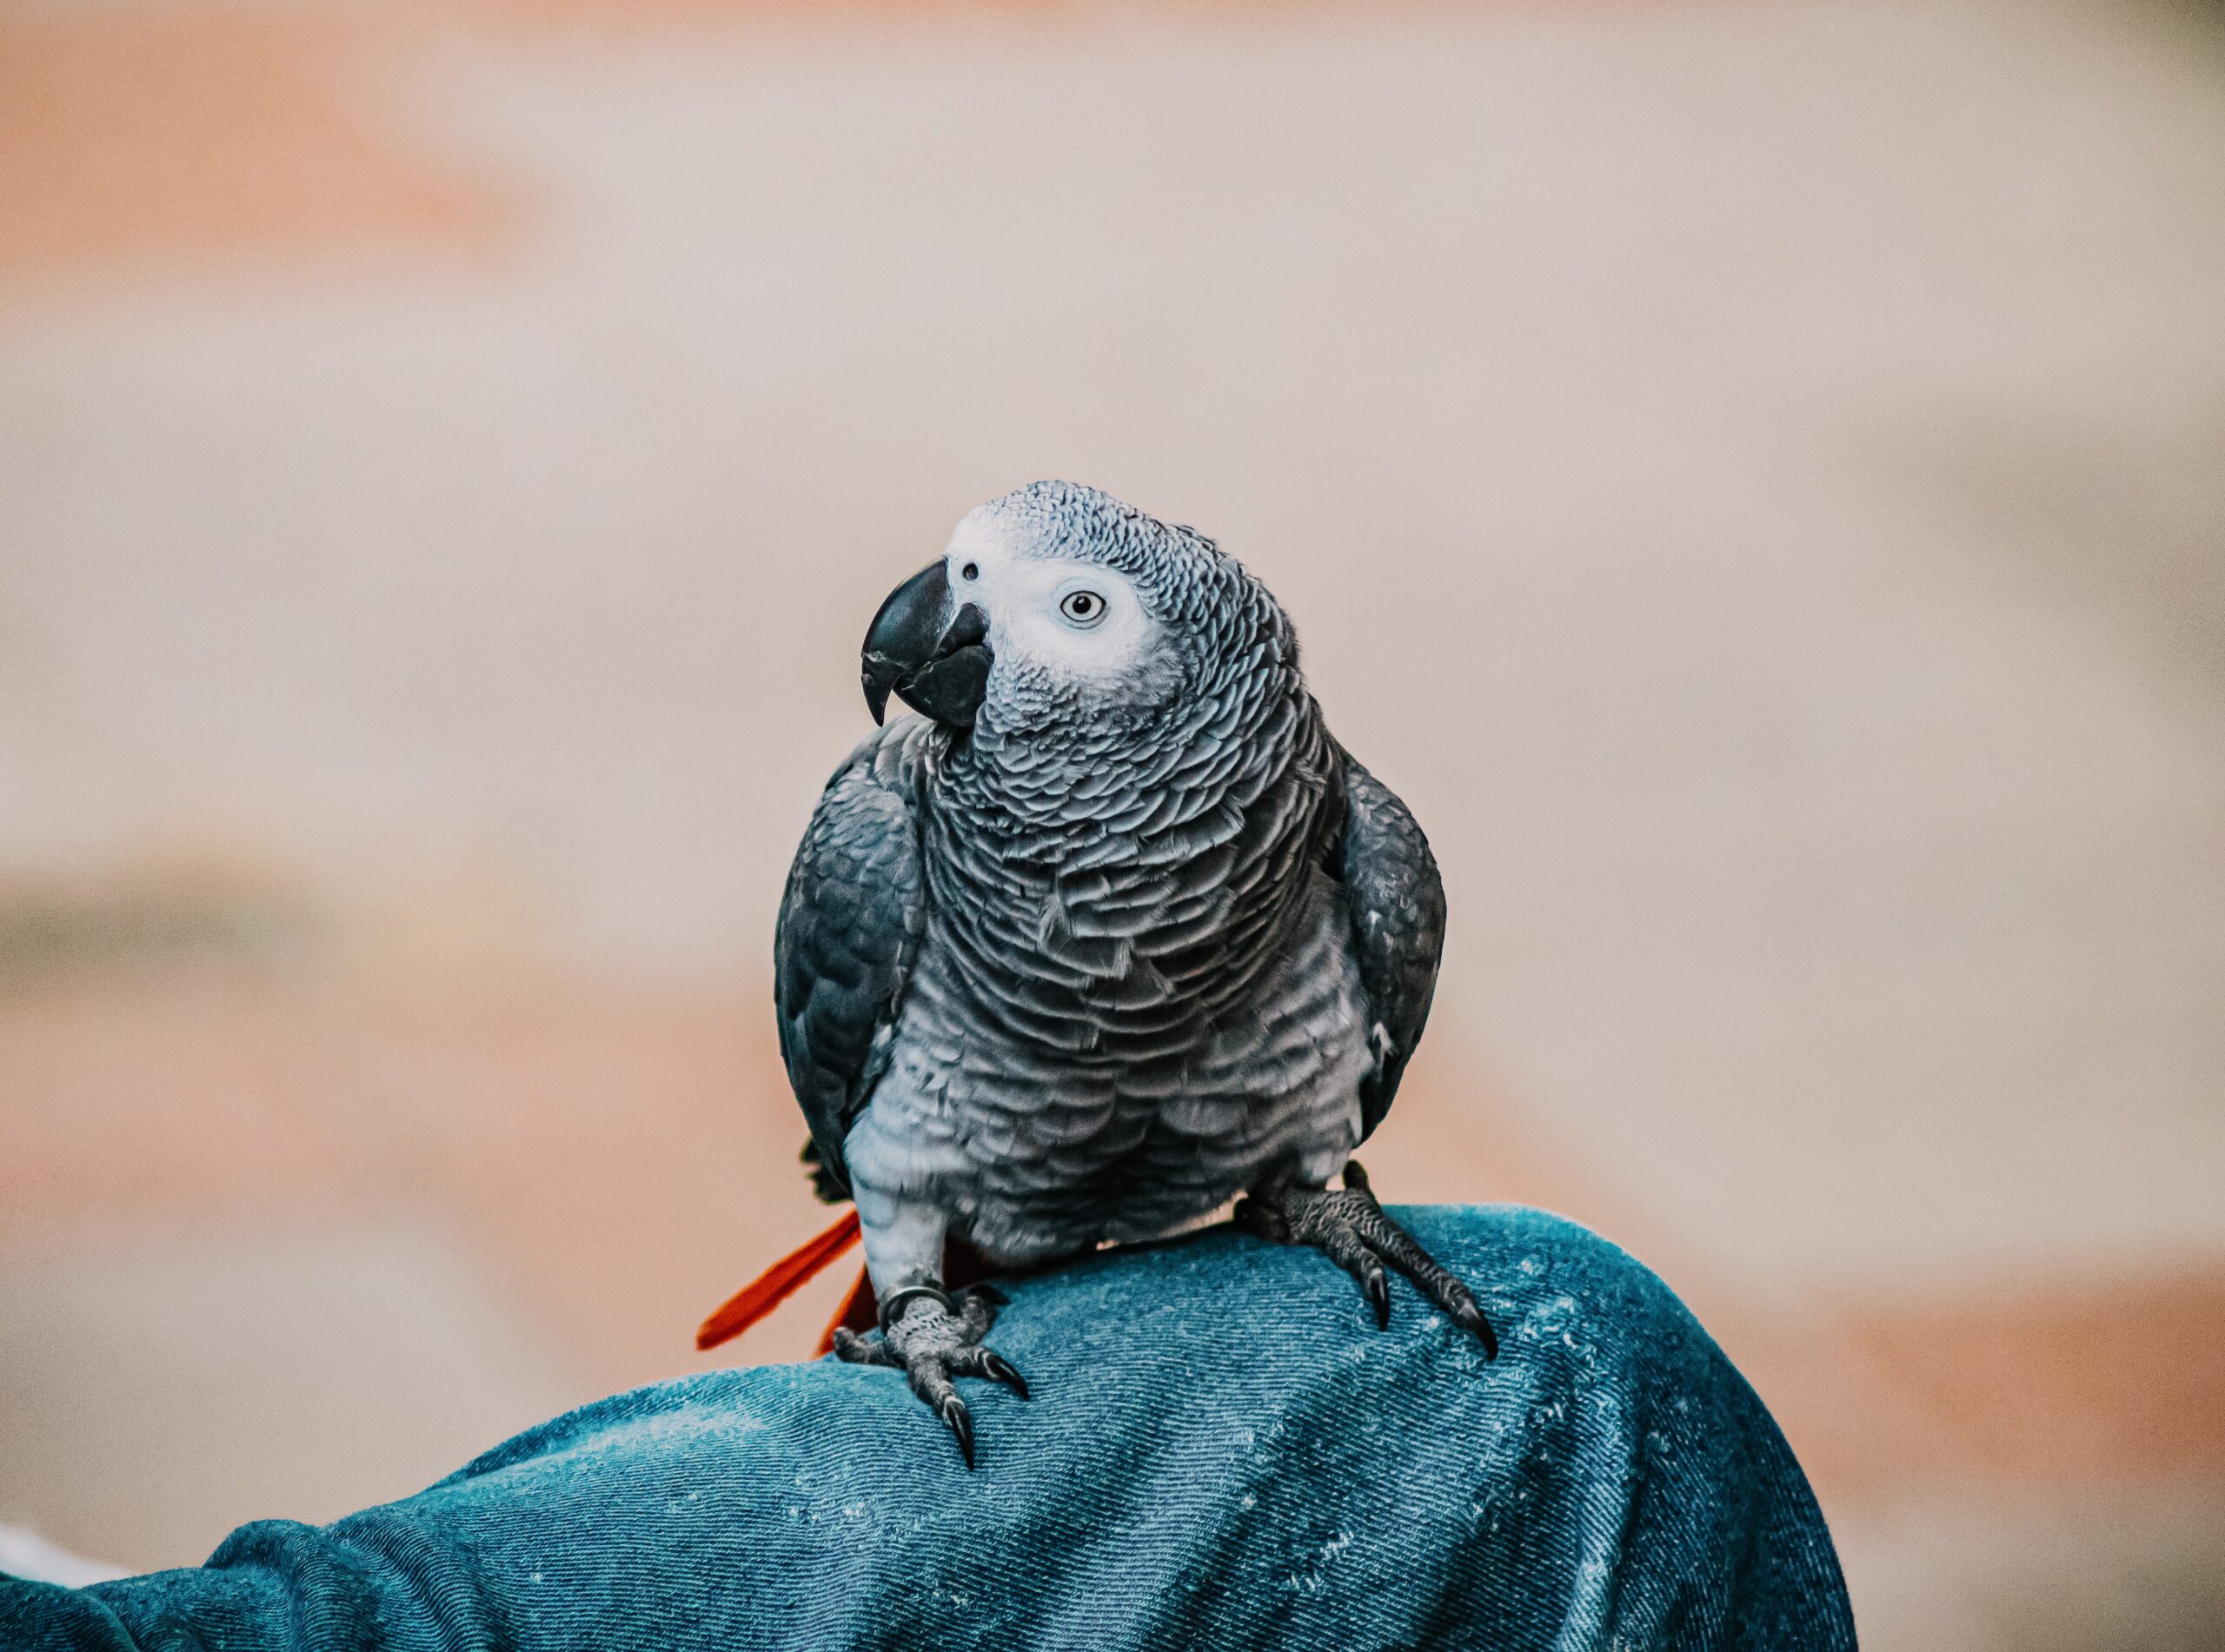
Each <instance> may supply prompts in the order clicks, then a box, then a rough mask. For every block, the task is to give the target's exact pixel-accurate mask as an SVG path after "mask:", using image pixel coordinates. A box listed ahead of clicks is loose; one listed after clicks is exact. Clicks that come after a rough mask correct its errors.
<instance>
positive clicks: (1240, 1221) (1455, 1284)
mask: <svg viewBox="0 0 2225 1652" xmlns="http://www.w3.org/2000/svg"><path fill="white" fill-rule="evenodd" d="M1236 1221H1237V1225H1238V1226H1239V1227H1242V1228H1244V1229H1245V1230H1246V1231H1249V1232H1252V1233H1256V1234H1258V1235H1259V1237H1261V1238H1263V1239H1269V1240H1272V1241H1273V1242H1274V1243H1275V1244H1310V1245H1312V1246H1313V1247H1314V1248H1315V1249H1316V1250H1318V1251H1325V1252H1327V1254H1328V1257H1329V1259H1330V1260H1331V1261H1332V1262H1334V1263H1335V1264H1337V1265H1338V1267H1340V1268H1342V1269H1343V1270H1344V1271H1345V1272H1346V1273H1349V1274H1350V1275H1352V1277H1353V1278H1355V1279H1357V1280H1358V1281H1359V1288H1360V1292H1361V1294H1362V1295H1363V1296H1365V1297H1366V1298H1367V1300H1368V1305H1369V1306H1371V1307H1372V1308H1373V1309H1374V1310H1375V1323H1376V1324H1378V1325H1380V1326H1384V1327H1386V1328H1387V1327H1388V1326H1389V1325H1390V1324H1391V1284H1390V1281H1389V1279H1388V1278H1387V1277H1385V1274H1384V1271H1383V1264H1385V1263H1386V1262H1387V1263H1389V1264H1391V1266H1392V1267H1394V1268H1396V1269H1398V1271H1399V1272H1401V1273H1403V1274H1405V1276H1406V1277H1407V1278H1409V1279H1411V1280H1412V1281H1413V1282H1414V1285H1415V1288H1416V1289H1417V1290H1419V1291H1420V1292H1421V1293H1422V1295H1424V1296H1425V1297H1428V1298H1429V1299H1430V1300H1431V1302H1433V1303H1435V1304H1437V1305H1438V1308H1440V1309H1441V1310H1444V1313H1445V1317H1446V1318H1448V1319H1450V1320H1451V1321H1452V1323H1453V1324H1456V1325H1459V1326H1461V1327H1463V1328H1464V1329H1465V1330H1471V1331H1473V1332H1474V1333H1475V1334H1476V1336H1477V1337H1479V1338H1480V1339H1481V1340H1482V1342H1483V1344H1484V1357H1485V1358H1486V1359H1497V1358H1498V1337H1496V1336H1494V1335H1493V1334H1492V1332H1491V1322H1490V1321H1489V1320H1487V1319H1485V1318H1484V1310H1482V1309H1481V1308H1478V1306H1477V1305H1476V1297H1475V1294H1474V1293H1473V1292H1472V1291H1471V1290H1469V1289H1468V1287H1467V1286H1466V1285H1465V1284H1461V1283H1460V1281H1459V1280H1458V1279H1457V1278H1455V1277H1453V1275H1452V1272H1451V1270H1450V1269H1448V1268H1446V1267H1445V1265H1444V1264H1441V1263H1440V1262H1438V1259H1437V1258H1436V1257H1432V1256H1431V1255H1430V1253H1429V1252H1428V1251H1425V1250H1423V1249H1422V1248H1421V1246H1420V1245H1419V1244H1417V1243H1416V1242H1415V1240H1414V1237H1413V1235H1411V1234H1410V1233H1408V1232H1407V1231H1405V1229H1404V1228H1402V1227H1400V1226H1399V1225H1398V1224H1397V1223H1396V1222H1393V1221H1392V1220H1391V1218H1390V1217H1387V1216H1385V1214H1384V1213H1383V1207H1382V1206H1381V1205H1380V1204H1377V1203H1376V1202H1375V1195H1374V1194H1372V1193H1371V1192H1370V1191H1368V1187H1367V1172H1366V1171H1364V1170H1362V1169H1361V1168H1360V1164H1359V1161H1358V1159H1353V1160H1352V1161H1350V1162H1349V1163H1347V1164H1345V1185H1344V1191H1341V1192H1333V1191H1331V1190H1329V1189H1328V1188H1325V1187H1311V1188H1306V1187H1293V1188H1285V1189H1282V1190H1281V1191H1278V1192H1273V1193H1255V1194H1253V1195H1252V1196H1251V1197H1249V1198H1245V1199H1244V1200H1242V1201H1241V1202H1240V1203H1239V1204H1238V1205H1237V1207H1236Z"/></svg>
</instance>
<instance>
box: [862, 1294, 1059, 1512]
mask: <svg viewBox="0 0 2225 1652" xmlns="http://www.w3.org/2000/svg"><path fill="white" fill-rule="evenodd" d="M897 1294H898V1295H900V1296H902V1297H906V1298H907V1300H903V1301H900V1302H895V1307H896V1313H895V1316H894V1318H893V1321H892V1322H889V1323H887V1324H883V1326H882V1328H881V1331H880V1335H879V1336H877V1337H860V1336H859V1335H858V1333H857V1332H855V1331H853V1330H847V1329H844V1330H836V1331H835V1333H834V1357H835V1358H837V1359H840V1360H846V1361H847V1362H848V1363H851V1364H853V1365H887V1366H891V1367H893V1369H895V1370H900V1371H902V1372H903V1373H904V1375H905V1376H906V1377H907V1378H908V1379H909V1380H910V1382H911V1384H912V1391H913V1393H914V1394H917V1395H918V1396H919V1397H920V1398H921V1399H923V1400H925V1401H926V1402H927V1407H928V1409H929V1410H932V1411H933V1412H934V1414H935V1415H936V1416H939V1417H940V1418H941V1419H942V1420H943V1423H944V1426H946V1428H948V1429H949V1430H950V1431H951V1433H953V1435H955V1436H957V1438H958V1451H959V1455H960V1456H962V1457H964V1458H965V1459H966V1467H967V1468H969V1469H970V1468H972V1467H973V1415H972V1414H971V1413H970V1412H968V1411H967V1410H966V1402H965V1401H964V1400H962V1399H960V1397H959V1396H958V1387H957V1384H956V1383H953V1381H952V1380H951V1379H952V1378H953V1377H986V1378H988V1379H989V1380H990V1381H991V1382H993V1383H1003V1384H1004V1385H1005V1386H1006V1388H1008V1389H1010V1390H1012V1391H1013V1393H1015V1394H1017V1395H1019V1396H1020V1398H1022V1399H1026V1397H1027V1383H1026V1381H1025V1380H1024V1379H1023V1378H1022V1377H1021V1376H1020V1373H1019V1372H1018V1371H1016V1370H1013V1368H1012V1365H1011V1363H1009V1362H1008V1361H1007V1360H1006V1358H1005V1357H1004V1356H1003V1355H1002V1354H1000V1353H998V1352H997V1350H995V1349H993V1348H985V1347H983V1346H982V1345H981V1338H982V1337H986V1336H987V1335H988V1334H989V1327H990V1326H992V1325H993V1324H996V1320H997V1310H998V1309H1000V1308H1001V1307H1003V1306H1004V1303H1005V1297H1004V1293H1003V1292H1002V1291H1000V1290H997V1289H996V1288H995V1287H994V1286H992V1285H969V1286H967V1287H966V1289H965V1290H960V1291H959V1292H957V1293H956V1294H955V1295H954V1296H951V1297H944V1296H943V1295H942V1293H941V1292H940V1290H936V1291H932V1292H930V1291H924V1290H923V1291H921V1292H920V1294H919V1295H918V1296H912V1295H911V1293H910V1292H908V1291H907V1292H900V1293H897ZM891 1300H892V1301H894V1300H895V1298H894V1297H892V1298H891ZM945 1302H947V1303H948V1304H950V1306H949V1307H947V1308H946V1307H945V1306H944V1305H943V1304H944V1303H945Z"/></svg>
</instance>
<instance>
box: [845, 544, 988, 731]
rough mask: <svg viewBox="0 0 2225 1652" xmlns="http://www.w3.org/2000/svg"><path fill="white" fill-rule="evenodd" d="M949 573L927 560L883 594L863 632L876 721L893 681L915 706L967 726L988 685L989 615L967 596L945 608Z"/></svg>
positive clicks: (863, 674)
mask: <svg viewBox="0 0 2225 1652" xmlns="http://www.w3.org/2000/svg"><path fill="white" fill-rule="evenodd" d="M949 608H950V572H949V570H948V569H947V568H946V567H945V566H944V564H943V563H942V561H941V560H940V558H938V559H937V560H936V561H933V562H930V563H928V564H927V567H923V568H921V569H920V571H919V572H918V573H917V574H913V576H912V577H911V578H910V579H908V580H907V581H904V583H903V584H901V585H900V586H898V587H896V588H895V589H894V590H893V591H891V592H890V593H889V594H888V600H887V601H885V602H883V603H882V604H881V605H880V613H878V614H874V615H873V625H872V627H871V628H870V629H868V630H867V633H866V645H865V651H864V669H863V671H862V672H861V673H860V675H861V677H862V678H863V680H864V682H865V689H866V704H867V706H868V707H871V708H872V711H873V721H874V722H876V723H878V722H880V720H881V714H882V713H883V712H884V711H886V710H887V706H888V693H889V690H891V689H892V688H893V689H894V690H895V691H896V693H897V695H898V696H899V697H900V699H902V700H903V701H904V703H905V704H906V705H907V706H909V707H912V708H913V710H914V711H922V712H925V713H927V715H928V716H930V717H932V718H933V719H934V720H936V721H937V722H941V723H948V724H950V725H952V726H953V727H957V728H970V727H972V726H973V714H974V713H976V712H978V711H980V709H981V700H982V696H983V695H984V694H986V693H987V692H988V687H989V665H990V661H991V659H992V656H991V654H990V653H989V644H988V637H989V616H988V615H987V614H984V613H982V612H981V610H980V608H979V607H975V606H974V605H973V603H971V602H968V603H966V604H964V605H963V606H962V607H960V608H959V610H958V612H957V613H955V614H951V613H949V612H948V610H949Z"/></svg>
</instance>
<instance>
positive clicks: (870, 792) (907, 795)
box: [773, 718, 927, 1198]
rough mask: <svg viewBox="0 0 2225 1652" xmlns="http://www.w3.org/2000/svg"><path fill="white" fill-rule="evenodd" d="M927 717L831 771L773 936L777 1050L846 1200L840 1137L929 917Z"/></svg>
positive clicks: (816, 1158) (858, 1102) (882, 1047)
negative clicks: (924, 795)
mask: <svg viewBox="0 0 2225 1652" xmlns="http://www.w3.org/2000/svg"><path fill="white" fill-rule="evenodd" d="M920 722H921V720H920V719H917V718H907V719H905V720H903V721H902V722H899V723H893V724H891V725H890V726H888V727H887V729H885V730H883V731H882V732H881V733H878V734H876V735H874V736H873V738H872V739H870V740H867V741H866V743H865V744H864V745H862V746H859V747H858V749H857V750H856V751H855V752H853V753H851V754H850V758H849V760H848V761H847V762H846V763H844V764H843V765H842V766H841V767H840V768H839V769H837V770H836V771H835V772H834V779H833V780H829V781H828V782H827V791H826V793H825V794H824V795H823V796H822V797H820V799H819V807H818V808H817V809H815V810H814V811H813V813H812V817H811V825H810V826H808V827H807V829H806V830H805V832H804V836H803V842H802V844H801V845H800V846H798V848H797V850H796V858H795V864H794V866H791V867H790V868H789V870H788V886H787V892H786V893H785V894H784V895H782V897H781V899H780V925H779V927H778V928H777V929H776V930H775V932H774V939H773V972H774V983H773V992H774V1008H775V1010H776V1011H777V1012H778V1014H779V1016H780V1058H781V1060H782V1061H784V1062H786V1063H787V1069H788V1084H789V1085H790V1087H792V1088H793V1089H794V1091H795V1093H796V1101H797V1104H798V1105H800V1106H801V1107H802V1109H803V1116H804V1119H805V1122H806V1123H807V1124H808V1125H810V1126H811V1145H810V1146H809V1147H808V1148H807V1149H806V1150H805V1158H806V1161H807V1163H815V1164H816V1165H817V1167H818V1174H817V1176H816V1177H815V1178H814V1179H816V1180H817V1181H818V1183H819V1186H820V1194H821V1196H822V1197H828V1198H847V1197H848V1194H849V1172H848V1171H847V1168H846V1167H845V1166H844V1164H843V1162H842V1142H843V1138H845V1137H847V1135H848V1134H849V1133H850V1127H851V1126H852V1125H854V1124H856V1123H857V1120H858V1115H859V1114H860V1113H861V1112H863V1111H865V1108H866V1104H867V1101H869V1100H870V1099H871V1098H872V1095H873V1085H874V1083H875V1082H876V1081H877V1080H878V1079H879V1078H880V1074H881V1071H882V1069H883V1068H884V1067H885V1066H886V1065H887V1051H888V1045H889V1042H890V1038H891V1035H892V1032H893V1027H894V1025H895V1021H896V1017H897V1014H898V1012H900V1010H901V1009H902V1008H903V1004H904V992H905V988H906V986H907V985H908V983H909V981H910V979H911V973H912V964H913V959H915V958H917V957H918V956H919V951H920V937H921V936H922V935H923V934H925V933H926V931H927V879H926V876H925V873H924V872H923V871H922V868H921V866H920V808H921V802H920V795H921V780H922V776H923V774H924V772H925V768H926V764H927V736H926V735H925V733H924V732H923V731H922V729H921V728H920V726H919V725H920Z"/></svg>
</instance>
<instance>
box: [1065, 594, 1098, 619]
mask: <svg viewBox="0 0 2225 1652" xmlns="http://www.w3.org/2000/svg"><path fill="white" fill-rule="evenodd" d="M1059 613H1060V614H1064V615H1065V616H1066V623H1067V624H1068V625H1079V626H1092V625H1095V624H1096V623H1097V622H1098V621H1099V620H1102V619H1103V618H1104V617H1105V599H1104V598H1103V597H1101V596H1099V595H1098V594H1097V593H1096V592H1094V591H1069V592H1067V593H1066V595H1064V596H1062V597H1060V598H1059Z"/></svg>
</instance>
